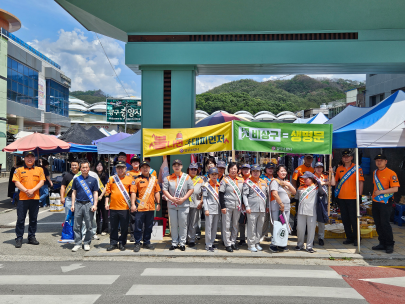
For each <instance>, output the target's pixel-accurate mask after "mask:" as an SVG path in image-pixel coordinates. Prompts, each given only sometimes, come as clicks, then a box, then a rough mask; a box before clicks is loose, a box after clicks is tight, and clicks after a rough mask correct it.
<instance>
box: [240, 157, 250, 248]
mask: <svg viewBox="0 0 405 304" xmlns="http://www.w3.org/2000/svg"><path fill="white" fill-rule="evenodd" d="M240 177H241V178H242V180H243V181H245V180H246V179H248V178H249V177H250V165H249V164H243V165H242V166H241V175H240ZM242 200H243V195H242ZM246 221H247V215H246V208H245V205H244V204H242V206H241V215H240V218H239V245H240V246H242V245H245V244H246V241H245V239H246Z"/></svg>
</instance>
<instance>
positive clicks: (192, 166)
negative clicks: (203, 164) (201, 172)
mask: <svg viewBox="0 0 405 304" xmlns="http://www.w3.org/2000/svg"><path fill="white" fill-rule="evenodd" d="M188 168H189V169H198V165H197V164H196V163H191V164H190V166H188Z"/></svg>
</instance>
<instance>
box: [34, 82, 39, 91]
mask: <svg viewBox="0 0 405 304" xmlns="http://www.w3.org/2000/svg"><path fill="white" fill-rule="evenodd" d="M34 89H35V90H38V81H34Z"/></svg>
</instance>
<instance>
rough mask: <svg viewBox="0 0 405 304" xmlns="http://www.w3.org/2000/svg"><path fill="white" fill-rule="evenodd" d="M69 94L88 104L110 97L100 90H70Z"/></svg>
mask: <svg viewBox="0 0 405 304" xmlns="http://www.w3.org/2000/svg"><path fill="white" fill-rule="evenodd" d="M69 95H70V96H73V97H76V98H78V99H81V100H83V101H85V102H87V103H90V104H93V103H96V102H102V101H105V100H106V98H107V97H111V96H109V95H108V94H106V93H104V92H103V91H102V90H93V91H92V90H89V91H73V92H70V93H69Z"/></svg>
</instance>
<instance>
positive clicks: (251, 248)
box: [249, 247, 257, 252]
mask: <svg viewBox="0 0 405 304" xmlns="http://www.w3.org/2000/svg"><path fill="white" fill-rule="evenodd" d="M249 250H250V251H251V252H257V249H256V247H250V248H249Z"/></svg>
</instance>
